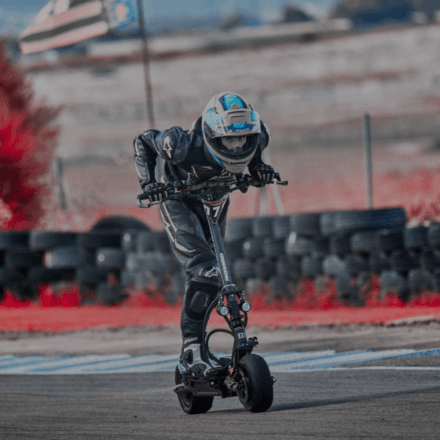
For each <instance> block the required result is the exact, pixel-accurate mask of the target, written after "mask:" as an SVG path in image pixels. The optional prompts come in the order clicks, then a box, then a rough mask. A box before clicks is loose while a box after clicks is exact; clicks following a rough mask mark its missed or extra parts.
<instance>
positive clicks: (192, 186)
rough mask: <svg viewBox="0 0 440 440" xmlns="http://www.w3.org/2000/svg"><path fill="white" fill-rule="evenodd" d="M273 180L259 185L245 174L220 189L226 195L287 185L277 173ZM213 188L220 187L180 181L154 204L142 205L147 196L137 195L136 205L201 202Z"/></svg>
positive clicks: (151, 203) (144, 205)
mask: <svg viewBox="0 0 440 440" xmlns="http://www.w3.org/2000/svg"><path fill="white" fill-rule="evenodd" d="M274 178H275V180H271V181H269V182H265V183H261V182H259V181H258V180H257V179H254V178H253V177H251V176H250V175H249V174H245V175H244V176H242V177H240V178H238V179H236V180H232V181H230V182H227V183H225V184H224V185H223V186H221V188H222V190H223V193H224V194H227V193H231V192H233V191H236V190H238V189H244V188H248V187H249V186H255V187H262V186H264V185H267V184H271V183H276V184H277V185H284V186H285V185H287V184H288V181H287V180H282V179H281V176H280V175H279V173H275V174H274ZM208 182H212V184H209V183H208ZM234 185H235V186H234ZM213 188H220V185H218V183H217V182H215V181H205V182H193V181H191V180H184V181H181V183H179V182H176V183H175V184H174V185H173V184H169V185H167V192H168V196H167V197H164V198H163V199H161V200H158V201H155V202H151V201H149V202H148V203H147V204H144V203H142V200H146V199H149V196H148V194H147V193H142V194H139V195H138V196H137V205H138V206H139V208H150V207H151V206H154V205H160V204H161V203H163V202H165V201H167V200H182V199H183V197H184V196H185V197H189V198H192V199H196V200H201V199H203V196H204V195H205V194H206V192H207V191H209V190H212V189H213ZM195 190H201V192H200V193H193V192H191V191H195Z"/></svg>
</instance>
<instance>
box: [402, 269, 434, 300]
mask: <svg viewBox="0 0 440 440" xmlns="http://www.w3.org/2000/svg"><path fill="white" fill-rule="evenodd" d="M433 284H434V283H433V278H432V275H431V274H430V273H429V272H426V271H424V270H422V269H411V270H410V271H409V272H408V287H409V290H410V292H411V293H412V294H417V293H420V292H423V291H424V290H431V289H432V286H433Z"/></svg>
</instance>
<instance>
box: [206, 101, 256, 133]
mask: <svg viewBox="0 0 440 440" xmlns="http://www.w3.org/2000/svg"><path fill="white" fill-rule="evenodd" d="M207 128H208V131H209V133H207V134H208V135H209V137H210V138H211V139H214V138H218V137H224V136H240V135H244V136H246V135H250V134H259V133H260V132H261V128H260V116H259V115H258V113H257V112H256V111H255V110H254V109H250V110H249V109H242V108H240V109H233V110H226V111H224V112H222V113H217V112H216V111H215V110H214V109H209V110H207V111H206V113H205V115H204V124H203V129H204V130H206V129H207Z"/></svg>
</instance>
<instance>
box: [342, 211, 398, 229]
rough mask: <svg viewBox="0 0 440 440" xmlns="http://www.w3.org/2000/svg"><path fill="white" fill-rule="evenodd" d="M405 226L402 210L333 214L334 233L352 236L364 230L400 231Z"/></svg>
mask: <svg viewBox="0 0 440 440" xmlns="http://www.w3.org/2000/svg"><path fill="white" fill-rule="evenodd" d="M405 224H406V214H405V210H404V208H386V209H372V210H366V211H341V212H337V213H336V214H335V226H334V229H335V232H337V233H342V234H352V233H353V232H357V231H363V230H366V229H370V230H371V229H400V230H403V229H404V228H405Z"/></svg>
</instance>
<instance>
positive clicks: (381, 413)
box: [0, 370, 440, 440]
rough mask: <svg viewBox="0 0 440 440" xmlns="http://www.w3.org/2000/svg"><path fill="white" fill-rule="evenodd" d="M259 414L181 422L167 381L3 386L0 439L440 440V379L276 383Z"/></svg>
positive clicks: (8, 382) (74, 380)
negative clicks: (272, 396) (264, 410)
mask: <svg viewBox="0 0 440 440" xmlns="http://www.w3.org/2000/svg"><path fill="white" fill-rule="evenodd" d="M276 378H277V383H276V384H275V400H274V404H273V406H272V408H271V409H270V411H269V412H267V413H265V414H251V413H248V412H246V411H245V410H244V409H243V408H242V407H241V406H240V404H239V402H238V400H237V399H235V398H231V399H225V400H222V399H220V398H216V399H215V401H214V406H213V409H212V410H211V411H210V412H209V413H208V414H205V415H199V416H187V415H185V414H183V413H182V411H181V409H180V407H179V405H178V403H177V398H176V397H175V395H174V393H173V392H172V391H171V387H172V385H173V374H172V373H132V374H118V375H112V374H106V375H90V376H89V375H81V376H1V377H0V384H1V389H2V393H1V394H2V404H1V406H2V411H1V414H0V436H1V438H2V439H5V440H12V439H14V440H15V439H24V438H31V439H42V440H49V439H54V440H59V439H188V438H191V439H224V438H232V439H234V438H239V437H240V438H241V437H244V438H249V439H291V438H295V439H306V438H307V439H343V438H347V439H353V438H363V439H366V438H371V439H379V438H381V439H388V438H389V439H391V438H395V439H410V438H411V439H412V438H414V439H430V438H433V439H434V438H435V439H437V438H438V406H439V403H440V383H439V372H438V371H394V370H391V371H363V370H353V371H346V370H344V371H318V372H308V373H296V374H295V373H278V374H276Z"/></svg>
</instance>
